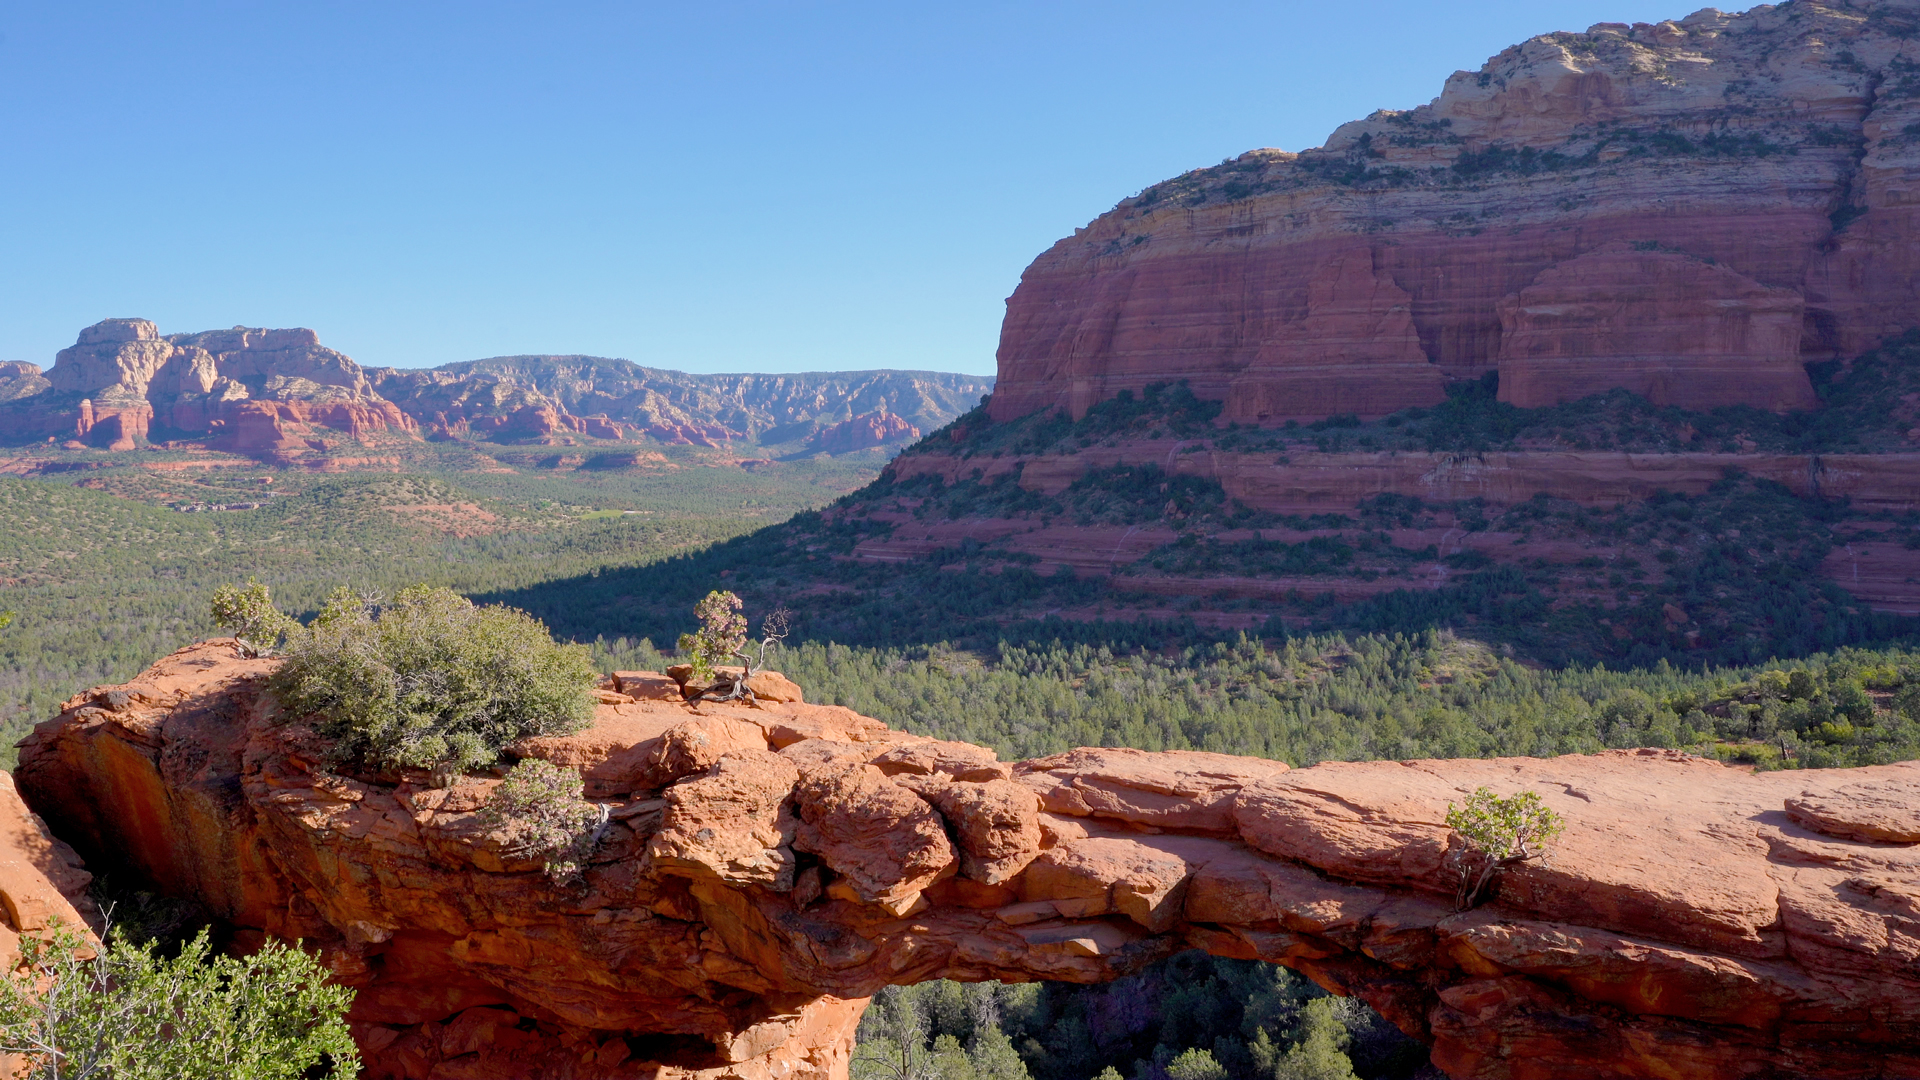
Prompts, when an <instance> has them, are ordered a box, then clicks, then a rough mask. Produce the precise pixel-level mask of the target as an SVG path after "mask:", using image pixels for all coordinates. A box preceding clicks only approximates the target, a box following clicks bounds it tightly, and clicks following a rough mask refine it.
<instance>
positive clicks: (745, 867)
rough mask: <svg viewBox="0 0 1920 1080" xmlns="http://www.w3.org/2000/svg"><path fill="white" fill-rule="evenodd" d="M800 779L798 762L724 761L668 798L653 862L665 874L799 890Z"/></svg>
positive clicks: (650, 849) (771, 757)
mask: <svg viewBox="0 0 1920 1080" xmlns="http://www.w3.org/2000/svg"><path fill="white" fill-rule="evenodd" d="M799 777H800V771H799V770H798V769H795V768H794V767H793V764H792V763H791V762H789V761H788V760H787V759H785V758H783V757H781V756H780V755H778V754H774V753H771V752H769V751H766V750H735V751H732V752H730V753H728V754H725V755H723V756H722V757H721V758H720V759H719V760H718V761H717V762H716V763H715V764H714V767H713V770H712V772H711V773H709V774H706V775H702V776H698V777H695V778H693V779H690V780H688V781H686V782H685V783H681V784H676V785H674V786H673V787H672V788H670V789H669V790H668V792H667V812H666V818H665V820H664V821H663V823H662V824H661V826H660V831H659V832H657V833H655V834H654V836H653V839H652V841H651V842H650V843H649V844H648V846H647V858H648V860H649V862H650V863H651V864H652V865H653V867H654V868H655V869H657V870H659V871H660V872H662V873H669V874H679V875H682V876H685V877H692V878H703V877H707V878H716V879H718V880H720V881H723V882H727V883H729V884H735V885H765V886H768V887H770V888H772V889H774V890H775V891H778V892H785V891H787V890H790V889H792V888H793V869H794V862H793V851H792V848H791V846H790V845H791V844H792V843H793V836H794V825H795V822H794V819H793V815H792V813H791V811H790V809H789V800H790V798H791V796H792V794H793V785H794V782H795V781H796V780H798V779H799Z"/></svg>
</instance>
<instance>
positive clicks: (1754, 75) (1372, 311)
mask: <svg viewBox="0 0 1920 1080" xmlns="http://www.w3.org/2000/svg"><path fill="white" fill-rule="evenodd" d="M1916 27H1920V6H1916V5H1915V4H1913V3H1912V2H1911V0H1854V2H1850V3H1849V2H1831V3H1817V2H1809V0H1797V2H1794V3H1790V4H1780V5H1762V6H1760V7H1757V8H1755V9H1753V10H1752V11H1750V12H1747V13H1744V14H1736V15H1729V14H1723V13H1721V12H1719V11H1716V10H1714V9H1711V8H1708V9H1705V10H1702V11H1699V12H1697V13H1695V14H1693V15H1690V16H1688V17H1686V18H1685V19H1680V20H1678V21H1668V22H1661V23H1654V24H1646V23H1641V24H1635V25H1632V26H1629V25H1627V24H1624V23H1601V24H1599V25H1596V26H1593V27H1591V28H1589V29H1588V30H1587V31H1585V32H1584V33H1557V34H1548V35H1544V36H1542V37H1538V38H1534V39H1532V40H1530V41H1527V42H1525V43H1523V44H1521V45H1517V46H1515V47H1513V48H1510V49H1508V50H1506V51H1505V52H1502V53H1501V54H1500V55H1498V56H1496V57H1494V58H1492V59H1491V60H1489V61H1488V62H1487V63H1486V64H1485V65H1484V66H1483V67H1482V68H1481V69H1480V70H1479V71H1477V72H1466V71H1462V72H1457V73H1456V74H1454V75H1453V76H1452V77H1451V78H1450V79H1448V80H1447V83H1446V86H1445V88H1444V89H1443V90H1442V92H1441V94H1440V96H1439V97H1437V98H1435V99H1434V100H1433V101H1432V102H1431V103H1429V104H1426V105H1422V106H1420V107H1418V108H1414V109H1410V110H1405V111H1392V110H1387V111H1381V112H1377V113H1375V114H1373V115H1372V116H1370V117H1368V118H1367V119H1365V120H1361V121H1356V122H1354V123H1351V124H1347V125H1345V126H1343V127H1342V128H1340V129H1339V130H1338V131H1336V132H1335V133H1334V134H1333V135H1332V137H1330V138H1329V139H1328V140H1327V142H1326V144H1325V145H1324V146H1321V147H1318V148H1315V149H1312V150H1307V151H1304V152H1301V153H1297V154H1296V153H1287V152H1284V151H1279V150H1255V151H1251V152H1249V153H1246V154H1243V155H1241V156H1240V157H1239V158H1236V159H1233V160H1230V161H1227V162H1225V163H1223V164H1221V165H1219V166H1215V167H1212V168H1207V169H1200V170H1196V171H1194V172H1191V173H1187V174H1185V175H1183V176H1181V177H1178V178H1175V179H1173V180H1169V181H1167V182H1165V183H1162V184H1157V185H1155V186H1153V187H1150V188H1148V189H1146V190H1145V191H1143V192H1141V193H1140V194H1139V195H1137V196H1134V197H1132V198H1128V199H1125V200H1122V201H1121V203H1120V204H1119V205H1118V206H1117V207H1115V208H1114V209H1113V210H1112V211H1110V212H1109V213H1107V214H1104V215H1102V216H1101V217H1100V218H1098V219H1097V220H1095V221H1094V222H1092V223H1091V224H1090V225H1089V226H1087V227H1086V228H1084V229H1079V230H1076V231H1075V234H1074V235H1073V236H1072V237H1069V238H1067V239H1064V240H1061V241H1060V242H1059V243H1057V244H1055V245H1054V246H1053V247H1052V248H1051V249H1050V250H1048V251H1047V252H1046V253H1044V254H1042V255H1041V256H1040V257H1039V258H1038V259H1036V260H1035V261H1034V263H1033V265H1032V266H1030V267H1028V269H1027V271H1026V273H1025V274H1024V275H1023V276H1022V278H1021V282H1020V285H1019V288H1018V289H1016V290H1015V292H1014V294H1013V296H1012V298H1011V299H1010V300H1009V301H1008V304H1007V317H1006V323H1005V327H1004V329H1003V331H1002V334H1001V339H1000V350H999V364H1000V382H999V385H998V388H997V389H996V391H995V393H994V397H993V402H992V415H993V416H994V418H995V419H998V420H1008V419H1012V418H1015V417H1019V416H1024V415H1026V414H1029V413H1032V412H1034V411H1037V410H1041V409H1051V408H1059V409H1062V410H1065V411H1066V412H1068V413H1069V414H1070V415H1072V416H1074V417H1078V416H1080V415H1082V414H1084V413H1085V411H1086V410H1087V409H1088V407H1090V406H1091V405H1093V404H1094V403H1096V402H1099V401H1102V400H1106V399H1108V398H1111V397H1113V396H1114V395H1115V394H1116V393H1117V392H1118V391H1120V390H1122V389H1132V390H1135V391H1138V390H1139V389H1140V388H1142V387H1143V386H1145V385H1146V384H1149V383H1152V382H1159V381H1176V380H1181V379H1185V380H1188V381H1189V382H1190V384H1191V386H1192V387H1193V390H1194V392H1195V393H1197V394H1199V395H1201V396H1202V397H1207V398H1212V399H1216V400H1220V399H1224V400H1226V401H1227V403H1228V408H1227V414H1226V419H1228V420H1238V421H1242V422H1256V423H1275V422H1279V421H1283V420H1286V419H1312V418H1316V417H1324V416H1328V415H1330V414H1334V413H1357V414H1359V415H1361V416H1379V415H1382V414H1385V413H1390V412H1393V411H1395V410H1397V409H1402V408H1406V407H1409V406H1415V405H1430V404H1433V403H1435V402H1437V401H1439V400H1441V396H1442V387H1443V384H1444V383H1445V382H1446V381H1447V380H1450V379H1458V378H1463V377H1477V376H1478V375H1480V374H1481V373H1482V372H1486V371H1490V370H1497V371H1498V372H1499V374H1500V381H1501V390H1500V392H1501V398H1502V400H1505V401H1510V402H1512V403H1514V404H1517V405H1522V406H1537V405H1546V404H1552V403H1553V402H1556V401H1560V400H1565V399H1568V398H1572V397H1580V396H1584V395H1587V394H1592V393H1596V392H1600V391H1604V390H1606V389H1608V388H1610V387H1614V386H1623V387H1626V388H1628V389H1631V390H1634V391H1635V392H1638V393H1642V394H1644V395H1646V396H1648V397H1650V398H1651V399H1652V400H1653V401H1654V402H1655V403H1657V404H1669V403H1671V404H1678V405H1684V406H1687V407H1691V408H1710V407H1713V406H1718V405H1732V404H1745V405H1754V406H1758V407H1760V408H1766V409H1802V408H1807V407H1810V406H1811V405H1813V403H1814V398H1813V394H1812V391H1811V388H1810V386H1809V384H1808V382H1807V377H1806V375H1805V373H1804V372H1803V370H1802V367H1801V365H1802V363H1803V362H1805V361H1809V360H1819V359H1826V358H1831V357H1836V356H1842V357H1844V356H1853V355H1856V354H1858V353H1860V352H1862V351H1864V350H1865V349H1867V348H1869V347H1871V346H1873V345H1874V344H1875V343H1877V342H1879V341H1880V340H1881V339H1882V338H1884V337H1886V336H1887V335H1890V334H1893V333H1896V332H1899V331H1901V330H1904V329H1906V328H1908V327H1912V326H1915V325H1920V261H1916V256H1915V254H1914V253H1915V251H1916V250H1920V246H1916V244H1915V237H1916V235H1920V217H1916V213H1920V211H1917V210H1916V205H1920V204H1916V203H1915V201H1914V197H1913V193H1914V192H1915V191H1916V190H1920V187H1917V185H1916V181H1917V180H1920V139H1917V138H1916V137H1915V135H1914V134H1913V132H1914V131H1915V130H1916V128H1915V125H1916V123H1920V80H1917V79H1916V77H1915V76H1914V75H1913V69H1914V64H1915V62H1916V59H1917V58H1916V56H1915V52H1914V49H1915V46H1914V34H1915V31H1916Z"/></svg>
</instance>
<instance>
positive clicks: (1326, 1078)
mask: <svg viewBox="0 0 1920 1080" xmlns="http://www.w3.org/2000/svg"><path fill="white" fill-rule="evenodd" d="M1297 1030H1298V1032H1299V1038H1298V1039H1297V1040H1295V1042H1294V1044H1293V1045H1292V1046H1291V1047H1289V1048H1288V1049H1287V1051H1286V1052H1285V1053H1280V1052H1278V1051H1277V1049H1276V1048H1275V1046H1274V1043H1273V1040H1272V1039H1271V1037H1269V1036H1268V1035H1267V1032H1266V1029H1264V1028H1262V1029H1261V1030H1260V1032H1259V1033H1258V1034H1257V1035H1256V1036H1255V1037H1254V1040H1253V1042H1252V1044H1251V1045H1249V1046H1248V1049H1249V1050H1250V1051H1251V1052H1252V1055H1253V1063H1254V1067H1255V1068H1256V1069H1258V1070H1259V1071H1260V1073H1261V1075H1263V1076H1270V1077H1272V1078H1273V1080H1356V1078H1355V1075H1354V1072H1353V1062H1352V1060H1350V1059H1349V1058H1348V1057H1347V1055H1346V1049H1347V1043H1348V1042H1349V1036H1348V1034H1347V1027H1346V1025H1345V1024H1344V1023H1342V1022H1341V1020H1340V1008H1339V1003H1338V1002H1337V1001H1335V1000H1334V999H1333V998H1330V997H1322V998H1314V999H1312V1000H1311V1001H1308V1002H1307V1003H1306V1005H1305V1006H1303V1007H1302V1008H1301V1010H1300V1018H1299V1026H1298V1029H1297Z"/></svg>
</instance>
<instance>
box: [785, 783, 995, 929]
mask: <svg viewBox="0 0 1920 1080" xmlns="http://www.w3.org/2000/svg"><path fill="white" fill-rule="evenodd" d="M794 805H795V809H796V810H797V812H798V813H799V816H800V822H801V824H800V826H799V828H798V829H797V830H796V832H795V836H794V847H795V848H797V849H799V850H801V851H808V852H812V853H813V854H816V855H818V856H820V859H821V861H822V862H824V863H826V865H827V866H828V867H830V868H831V869H832V870H833V871H834V872H835V873H837V874H839V875H841V876H842V877H844V878H845V879H846V881H847V882H848V884H849V885H850V886H851V888H852V892H853V895H854V896H855V897H856V898H858V899H859V900H861V901H862V902H864V903H869V904H880V905H883V906H886V907H889V908H893V909H895V910H896V911H898V912H904V911H905V910H906V908H907V907H909V906H911V905H912V903H913V901H914V900H915V899H916V898H917V897H918V896H919V895H920V893H921V892H922V891H923V890H925V889H926V888H927V886H929V885H932V884H933V883H934V882H935V881H938V880H939V879H941V878H943V877H947V876H949V875H951V874H952V873H954V872H955V871H956V870H957V869H958V865H959V864H958V858H957V856H956V855H955V853H954V850H953V845H952V844H951V843H950V842H949V841H948V840H947V833H946V829H945V828H944V826H943V824H942V822H941V820H940V815H938V814H936V813H935V812H934V810H933V808H932V807H931V806H929V805H927V802H926V800H924V799H922V798H921V797H920V796H918V795H915V794H914V793H913V792H911V791H908V790H907V789H905V788H903V787H901V786H899V785H897V784H895V783H894V782H893V781H891V780H889V779H888V778H887V777H886V774H884V773H882V772H881V771H880V770H879V769H876V768H874V767H872V766H870V765H861V764H857V763H853V762H847V763H836V764H832V765H827V766H825V767H822V768H818V769H812V770H808V771H806V772H803V773H801V774H800V782H799V786H798V787H797V788H796V789H795V790H794ZM831 891H832V890H831V888H829V893H831Z"/></svg>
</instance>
